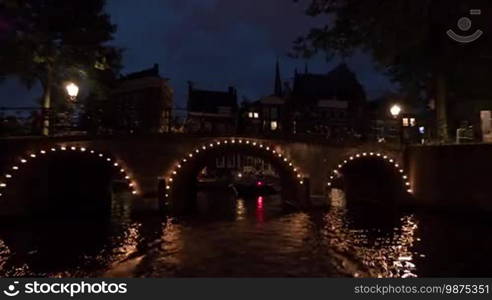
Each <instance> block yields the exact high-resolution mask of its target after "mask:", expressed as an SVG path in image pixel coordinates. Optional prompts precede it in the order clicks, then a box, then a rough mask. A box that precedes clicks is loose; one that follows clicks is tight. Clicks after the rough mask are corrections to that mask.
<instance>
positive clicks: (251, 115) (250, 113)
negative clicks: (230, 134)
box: [248, 111, 253, 119]
mask: <svg viewBox="0 0 492 300" xmlns="http://www.w3.org/2000/svg"><path fill="white" fill-rule="evenodd" d="M248 118H250V119H252V118H253V112H251V111H250V112H249V113H248Z"/></svg>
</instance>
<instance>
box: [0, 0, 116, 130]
mask: <svg viewBox="0 0 492 300" xmlns="http://www.w3.org/2000/svg"><path fill="white" fill-rule="evenodd" d="M104 4H105V1H104V0H75V1H64V0H28V1H25V0H3V1H2V2H0V18H1V19H0V20H2V24H5V25H4V26H2V27H0V43H1V44H2V47H0V77H5V76H8V75H15V76H18V77H19V78H20V79H21V81H22V82H23V83H25V85H26V86H27V87H28V88H30V87H32V86H33V85H34V84H35V83H36V82H39V83H40V84H41V86H42V89H43V95H42V107H43V134H44V135H49V126H50V124H49V119H50V118H49V113H50V110H51V108H52V99H53V96H54V94H55V93H56V90H57V89H58V90H59V89H60V87H61V86H62V85H63V82H64V81H67V80H77V79H79V80H81V79H87V78H90V77H91V75H93V74H94V73H97V72H98V71H100V70H104V69H109V68H113V67H118V66H119V61H120V59H121V51H120V50H119V49H116V48H114V47H111V46H108V45H107V42H108V41H110V40H112V38H113V34H114V32H115V31H116V26H115V25H113V24H111V22H110V17H109V15H108V14H106V13H105V12H104ZM95 89H97V88H95Z"/></svg>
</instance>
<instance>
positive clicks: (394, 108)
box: [390, 104, 402, 119]
mask: <svg viewBox="0 0 492 300" xmlns="http://www.w3.org/2000/svg"><path fill="white" fill-rule="evenodd" d="M401 111H402V108H401V106H400V105H398V104H395V105H393V106H391V108H390V113H391V115H392V116H393V118H395V119H396V118H398V116H399V115H400V113H401Z"/></svg>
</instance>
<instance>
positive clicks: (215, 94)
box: [186, 82, 238, 134]
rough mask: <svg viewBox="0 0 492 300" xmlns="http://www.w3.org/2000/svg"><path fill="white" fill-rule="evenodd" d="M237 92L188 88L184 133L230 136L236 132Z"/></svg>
mask: <svg viewBox="0 0 492 300" xmlns="http://www.w3.org/2000/svg"><path fill="white" fill-rule="evenodd" d="M237 111H238V107H237V92H236V89H235V88H234V87H229V89H228V91H226V92H221V91H208V90H199V89H195V88H194V86H193V83H192V82H189V87H188V117H187V120H186V131H187V132H189V133H207V134H232V133H235V132H236V120H237Z"/></svg>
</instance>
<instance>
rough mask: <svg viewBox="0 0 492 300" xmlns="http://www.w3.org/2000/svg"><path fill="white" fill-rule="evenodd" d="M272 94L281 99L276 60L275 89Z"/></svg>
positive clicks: (278, 69)
mask: <svg viewBox="0 0 492 300" xmlns="http://www.w3.org/2000/svg"><path fill="white" fill-rule="evenodd" d="M273 94H274V95H275V96H277V97H282V80H281V79H280V65H279V62H278V59H277V64H276V66H275V88H274V93H273Z"/></svg>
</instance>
